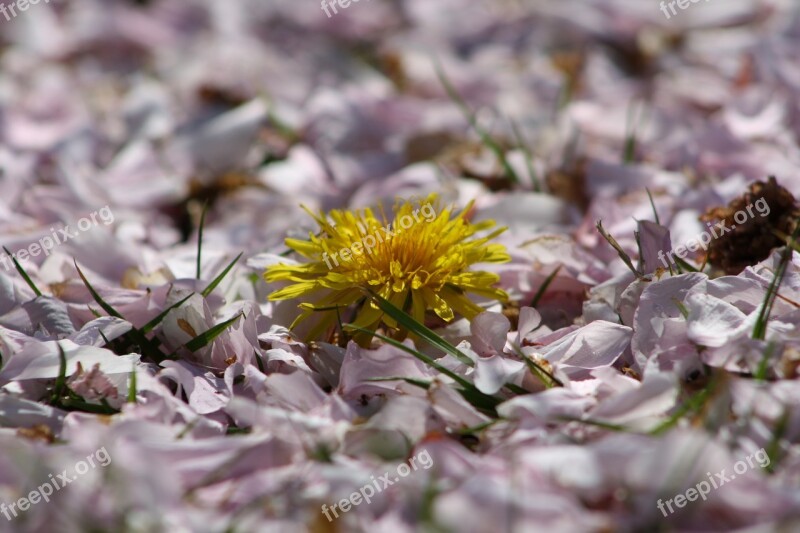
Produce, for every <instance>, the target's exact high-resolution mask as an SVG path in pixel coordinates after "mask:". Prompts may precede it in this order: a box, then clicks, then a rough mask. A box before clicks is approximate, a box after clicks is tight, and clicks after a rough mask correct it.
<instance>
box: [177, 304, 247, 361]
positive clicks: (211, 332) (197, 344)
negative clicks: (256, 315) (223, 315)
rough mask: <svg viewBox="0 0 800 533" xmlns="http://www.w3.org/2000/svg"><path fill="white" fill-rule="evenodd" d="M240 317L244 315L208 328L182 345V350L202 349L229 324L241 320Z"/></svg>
mask: <svg viewBox="0 0 800 533" xmlns="http://www.w3.org/2000/svg"><path fill="white" fill-rule="evenodd" d="M242 316H244V313H239V314H238V315H236V316H235V317H233V318H231V319H229V320H226V321H225V322H221V323H219V324H217V325H216V326H213V327H211V328H209V329H208V330H207V331H205V332H203V333H201V334H200V335H198V336H197V337H195V338H194V339H192V340H190V341H189V342H187V343H186V344H184V345H183V346H184V348H186V349H187V350H189V351H190V352H196V351H197V350H199V349H200V348H204V347H206V346H208V344H209V343H210V342H211V341H213V340H214V339H216V338H217V337H219V336H220V335H221V334H222V333H223V332H224V331H225V330H226V329H228V327H229V326H230V325H231V324H233V323H234V322H236V321H237V320H239V318H241V317H242Z"/></svg>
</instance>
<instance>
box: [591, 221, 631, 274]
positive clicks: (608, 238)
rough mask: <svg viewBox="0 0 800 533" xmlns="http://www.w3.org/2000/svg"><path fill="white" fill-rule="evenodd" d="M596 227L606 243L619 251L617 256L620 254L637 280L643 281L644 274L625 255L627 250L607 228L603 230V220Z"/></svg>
mask: <svg viewBox="0 0 800 533" xmlns="http://www.w3.org/2000/svg"><path fill="white" fill-rule="evenodd" d="M595 227H596V228H597V231H599V232H600V235H602V236H603V238H604V239H605V240H606V241H608V244H610V245H611V247H612V248H614V249H615V250H616V251H617V254H619V257H620V259H622V261H623V262H624V263H625V265H626V266H627V267H628V268H629V269H630V270H631V272H633V273H634V275H635V276H636V278H637V279H641V278H642V273H641V272H639V271H638V270H636V268H635V267H634V266H633V263H632V262H631V258H630V256H628V254H627V253H625V250H623V249H622V246H620V245H619V243H618V242H617V240H616V239H615V238H614V237H612V236H611V234H610V233H609V232H607V231H606V230H605V228H603V222H602V221H601V220H598V221H597V224H596V225H595Z"/></svg>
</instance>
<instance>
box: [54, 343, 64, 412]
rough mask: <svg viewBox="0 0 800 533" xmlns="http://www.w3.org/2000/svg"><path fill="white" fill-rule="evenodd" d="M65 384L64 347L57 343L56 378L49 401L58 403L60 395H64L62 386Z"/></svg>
mask: <svg viewBox="0 0 800 533" xmlns="http://www.w3.org/2000/svg"><path fill="white" fill-rule="evenodd" d="M66 385H67V354H65V353H64V348H62V347H61V344H60V343H58V377H57V378H56V384H55V387H53V395H52V397H51V398H50V403H52V404H53V405H59V404H60V401H61V397H62V396H63V395H64V388H65V387H66Z"/></svg>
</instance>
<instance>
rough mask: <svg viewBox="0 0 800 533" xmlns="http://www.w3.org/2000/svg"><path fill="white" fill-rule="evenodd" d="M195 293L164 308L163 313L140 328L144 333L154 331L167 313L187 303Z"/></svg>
mask: <svg viewBox="0 0 800 533" xmlns="http://www.w3.org/2000/svg"><path fill="white" fill-rule="evenodd" d="M194 294H195V293H192V294H190V295H189V296H187V297H186V298H184V299H183V300H181V301H180V302H177V303H174V304H172V305H171V306H169V307H167V308H166V309H164V310H163V311H162V312H161V313H159V314H158V316H156V317H155V318H154V319H153V320H151V321H150V322H148V323H147V324H145V325H144V326H142V327H141V328H140V330H141V332H142V333H150V332H151V331H153V329H154V328H155V327H156V326H158V325H159V324H160V323H161V322H162V321H163V320H164V319H165V318H166V317H167V315H168V314H169V312H170V311H172V310H173V309H177V308H179V307H180V306H182V305H183V304H185V303H186V302H187V300H189V298H191V297H192V296H194Z"/></svg>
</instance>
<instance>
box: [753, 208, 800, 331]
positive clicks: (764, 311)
mask: <svg viewBox="0 0 800 533" xmlns="http://www.w3.org/2000/svg"><path fill="white" fill-rule="evenodd" d="M799 231H800V223H797V222H796V223H795V228H794V231H793V232H792V236H791V237H790V239H789V241H788V242H787V243H786V247H785V248H784V249H783V252H782V253H781V258H780V262H779V263H778V268H777V269H776V271H775V275H774V276H773V277H772V282H771V283H770V284H769V288H767V294H766V296H765V298H764V303H763V304H762V306H761V310H760V311H759V313H758V318H757V319H756V324H755V326H754V327H753V335H752V337H753V338H754V339H757V340H764V339H765V338H766V335H767V322H768V321H769V316H770V314H771V313H772V307H773V306H774V305H775V300H776V299H777V297H778V289H779V288H780V285H781V282H782V281H783V276H784V275H785V274H786V267H787V266H788V265H789V261H791V259H792V254H793V253H794V249H793V248H792V246H791V244H792V243H793V242H795V241H796V240H797V234H798V232H799Z"/></svg>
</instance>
